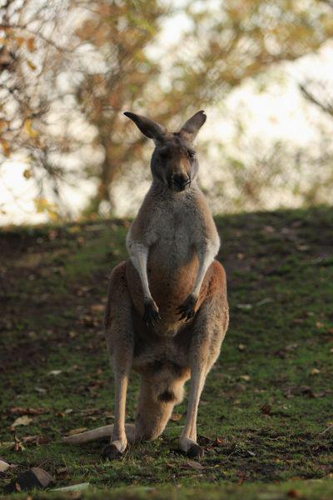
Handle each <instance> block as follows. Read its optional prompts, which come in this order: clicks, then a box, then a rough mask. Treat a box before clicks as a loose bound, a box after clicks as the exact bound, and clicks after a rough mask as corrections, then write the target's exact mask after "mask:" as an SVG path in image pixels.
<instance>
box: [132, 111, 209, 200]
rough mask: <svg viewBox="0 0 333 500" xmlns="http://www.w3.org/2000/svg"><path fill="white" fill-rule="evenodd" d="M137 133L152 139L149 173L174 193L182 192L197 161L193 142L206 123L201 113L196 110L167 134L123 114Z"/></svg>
mask: <svg viewBox="0 0 333 500" xmlns="http://www.w3.org/2000/svg"><path fill="white" fill-rule="evenodd" d="M124 114H125V116H127V117H128V118H130V119H131V120H133V122H134V123H135V124H136V125H137V127H138V128H139V129H140V130H141V132H142V133H143V134H144V135H145V136H146V137H149V139H153V141H154V143H155V149H154V152H153V156H152V159H151V171H152V174H153V177H154V178H155V179H159V180H160V181H162V182H163V183H164V184H166V185H167V186H168V187H169V188H170V189H172V190H174V191H184V190H185V189H186V188H187V187H189V186H190V185H191V182H192V181H193V179H194V178H195V176H196V175H197V172H198V167H199V165H198V160H197V157H196V151H195V149H194V140H195V138H196V135H197V133H198V132H199V130H200V128H201V127H202V125H203V124H204V123H205V121H206V118H207V117H206V115H205V114H204V111H198V113H196V114H195V115H193V116H192V117H191V118H190V119H189V120H188V121H187V122H186V123H184V125H183V126H182V128H181V129H180V130H179V132H174V133H170V132H168V131H167V130H166V129H165V128H164V127H162V126H161V125H159V124H158V123H156V122H154V121H153V120H151V119H150V118H146V117H145V116H141V115H136V114H134V113H130V112H126V113H124Z"/></svg>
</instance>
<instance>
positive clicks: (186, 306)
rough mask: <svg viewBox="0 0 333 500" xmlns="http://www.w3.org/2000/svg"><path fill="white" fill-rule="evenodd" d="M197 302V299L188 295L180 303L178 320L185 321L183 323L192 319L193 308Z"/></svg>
mask: <svg viewBox="0 0 333 500" xmlns="http://www.w3.org/2000/svg"><path fill="white" fill-rule="evenodd" d="M197 301H198V298H197V297H196V296H195V295H193V294H190V295H189V296H188V297H187V298H186V299H185V300H184V302H183V303H182V305H181V306H179V307H178V314H180V315H181V316H180V319H185V321H188V320H189V319H191V318H193V316H194V315H195V306H196V303H197Z"/></svg>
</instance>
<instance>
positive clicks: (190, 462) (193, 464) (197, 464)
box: [186, 460, 204, 470]
mask: <svg viewBox="0 0 333 500" xmlns="http://www.w3.org/2000/svg"><path fill="white" fill-rule="evenodd" d="M186 464H187V465H188V466H189V467H191V469H196V470H203V469H204V466H203V465H202V464H201V463H200V462H194V460H188V461H187V462H186Z"/></svg>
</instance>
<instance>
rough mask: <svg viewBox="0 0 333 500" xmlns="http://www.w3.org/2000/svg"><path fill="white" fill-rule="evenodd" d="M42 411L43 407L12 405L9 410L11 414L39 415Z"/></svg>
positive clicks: (43, 410)
mask: <svg viewBox="0 0 333 500" xmlns="http://www.w3.org/2000/svg"><path fill="white" fill-rule="evenodd" d="M44 412H45V409H44V408H27V407H22V406H14V407H13V408H10V410H9V413H10V414H11V415H41V414H42V413H44Z"/></svg>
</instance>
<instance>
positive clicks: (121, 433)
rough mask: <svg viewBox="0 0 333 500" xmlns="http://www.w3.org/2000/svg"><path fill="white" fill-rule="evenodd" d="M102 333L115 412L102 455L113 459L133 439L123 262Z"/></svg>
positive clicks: (128, 310) (130, 352) (110, 293)
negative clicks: (128, 419)
mask: <svg viewBox="0 0 333 500" xmlns="http://www.w3.org/2000/svg"><path fill="white" fill-rule="evenodd" d="M105 332H106V341H107V346H108V351H109V355H110V362H111V365H112V367H113V371H114V379H115V411H114V426H113V429H112V435H111V441H110V444H109V445H108V446H107V447H106V448H105V449H104V452H103V456H104V457H105V458H109V459H112V458H116V457H117V456H119V455H120V454H122V453H124V451H125V450H126V447H127V442H128V439H129V440H130V441H133V439H134V428H132V427H130V426H126V427H127V429H126V430H127V434H129V435H128V436H127V435H126V430H125V412H126V396H127V386H128V378H129V372H130V369H131V366H132V359H133V349H134V334H133V324H132V302H131V299H130V295H129V292H128V286H127V280H126V262H124V263H122V264H119V265H118V266H117V267H115V268H114V270H113V271H112V274H111V276H110V281H109V289H108V299H107V306H106V311H105Z"/></svg>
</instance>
